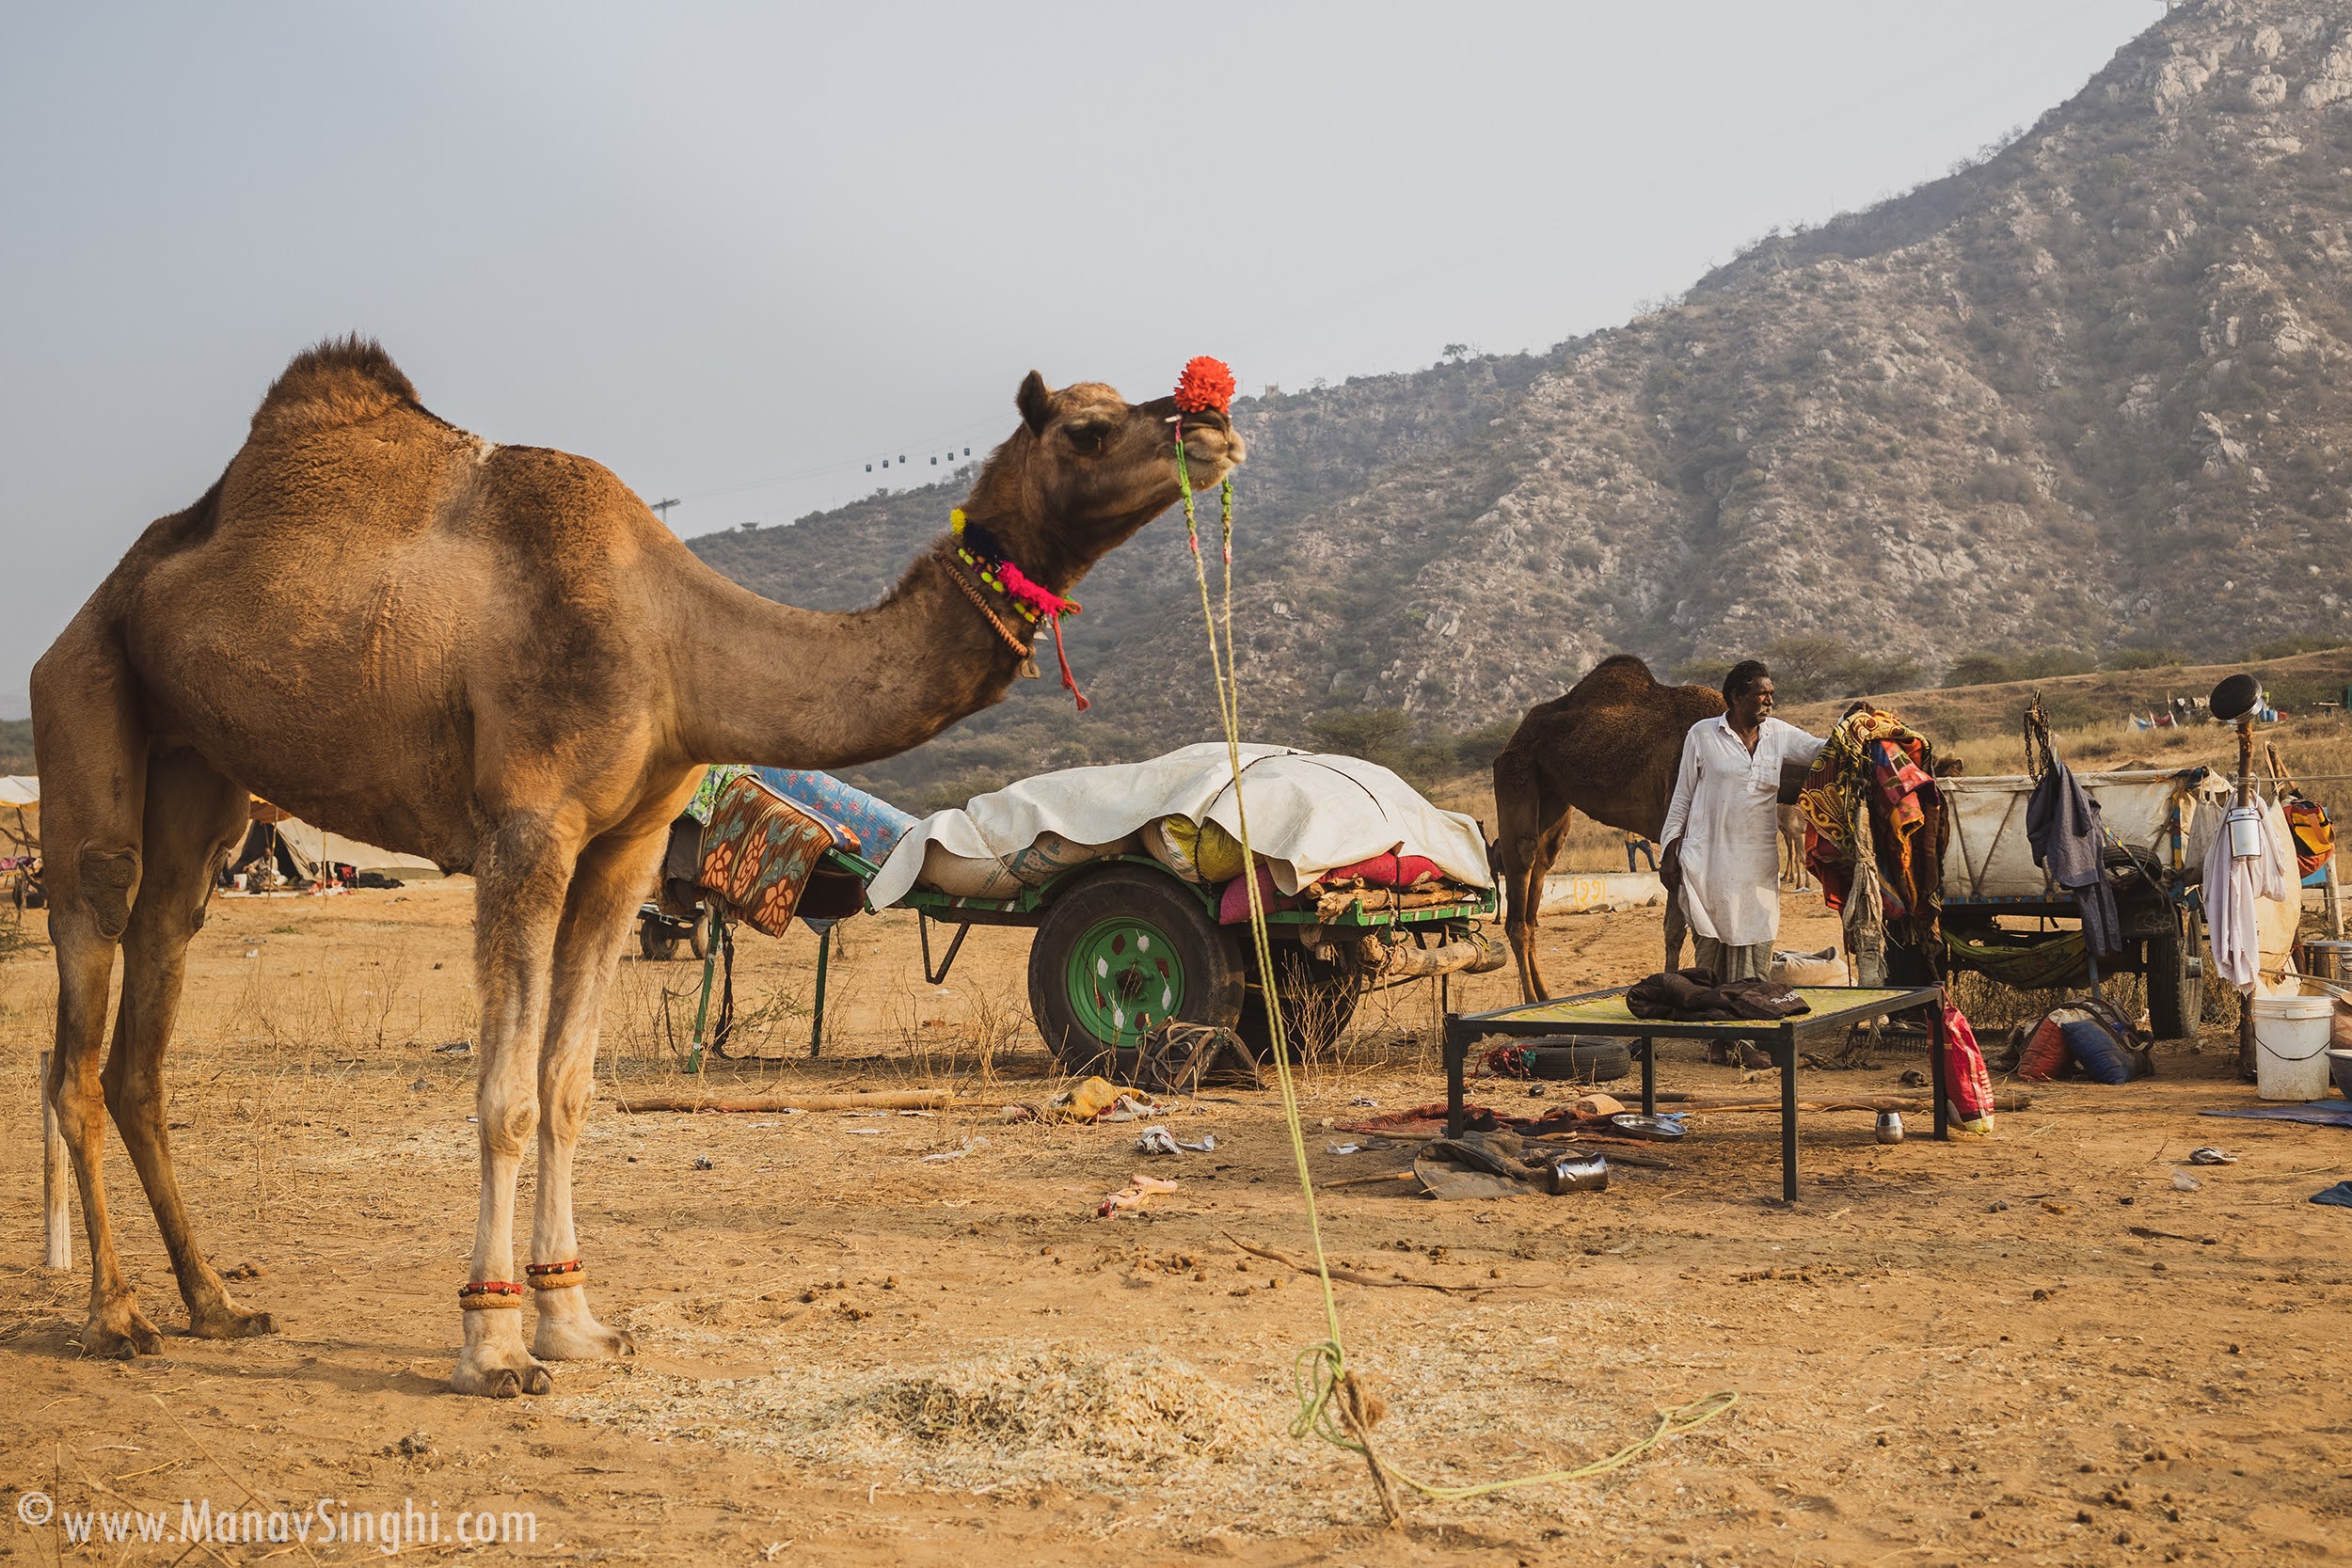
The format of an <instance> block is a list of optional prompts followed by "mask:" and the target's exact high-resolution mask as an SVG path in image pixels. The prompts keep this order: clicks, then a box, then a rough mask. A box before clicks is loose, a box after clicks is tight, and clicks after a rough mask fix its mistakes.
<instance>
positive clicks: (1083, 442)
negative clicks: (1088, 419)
mask: <svg viewBox="0 0 2352 1568" xmlns="http://www.w3.org/2000/svg"><path fill="white" fill-rule="evenodd" d="M1068 434H1069V436H1070V444H1071V445H1072V446H1073V447H1075V448H1077V449H1078V450H1079V451H1085V452H1096V451H1102V450H1103V444H1104V442H1105V441H1108V440H1109V439H1110V436H1111V427H1110V426H1108V425H1106V424H1101V423H1087V424H1073V425H1071V426H1070V427H1069V429H1068Z"/></svg>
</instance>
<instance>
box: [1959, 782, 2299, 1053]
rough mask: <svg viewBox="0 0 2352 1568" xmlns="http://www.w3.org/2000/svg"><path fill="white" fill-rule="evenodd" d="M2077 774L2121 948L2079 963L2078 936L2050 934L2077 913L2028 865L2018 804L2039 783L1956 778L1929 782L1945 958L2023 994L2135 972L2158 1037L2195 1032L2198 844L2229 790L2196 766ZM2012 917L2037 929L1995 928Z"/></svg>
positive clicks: (2200, 968) (2199, 985) (2201, 847)
mask: <svg viewBox="0 0 2352 1568" xmlns="http://www.w3.org/2000/svg"><path fill="white" fill-rule="evenodd" d="M2074 777H2075V780H2076V782H2078V783H2079V784H2082V786H2083V788H2084V789H2086V790H2087V791H2089V792H2090V797H2091V798H2092V799H2093V800H2096V801H2098V803H2099V815H2100V817H2101V820H2102V824H2103V826H2104V827H2105V829H2106V837H2107V847H2106V866H2107V880H2108V882H2109V884H2110V885H2111V886H2112V887H2113V889H2114V892H2115V901H2116V912H2117V915H2118V918H2119V922H2120V927H2121V930H2122V939H2123V951H2122V953H2120V954H2114V955H2108V956H2106V957H2105V958H2097V957H2096V956H2086V955H2083V954H2082V953H2081V951H2080V950H2081V947H2082V939H2081V934H2080V932H2079V931H2078V930H2076V929H2074V928H2073V927H2071V926H2069V927H2062V928H2061V927H2054V926H2053V923H2054V922H2055V921H2057V920H2058V919H2060V918H2063V919H2066V920H2068V921H2070V922H2071V921H2072V920H2073V919H2074V917H2075V915H2076V913H2077V910H2076V905H2075V902H2074V896H2073V895H2071V894H2069V893H2067V892H2066V891H2065V890H2064V889H2062V888H2058V887H2057V886H2055V885H2054V884H2053V883H2052V882H2051V880H2050V879H2049V878H2048V876H2047V875H2046V874H2045V873H2044V871H2043V869H2042V867H2041V866H2039V865H2037V864H2035V863H2034V857H2033V847H2032V845H2031V843H2030V842H2028V840H2027V838H2026V802H2027V800H2030V799H2031V798H2032V795H2033V792H2034V787H2035V784H2036V783H2037V782H2038V781H2036V780H2034V779H2031V778H2028V777H2026V776H2025V775H2023V774H2018V775H2013V776H1993V777H1960V778H1946V779H1939V780H1937V781H1936V786H1937V788H1938V789H1939V790H1941V791H1942V793H1943V797H1944V800H1945V805H1946V809H1947V811H1948V812H1949V814H1950V820H1951V845H1950V847H1949V848H1947V850H1946V851H1945V855H1944V927H1945V932H1946V942H1947V949H1948V952H1949V954H1950V957H1951V960H1952V962H1953V964H1954V966H1955V967H1958V968H1963V969H1975V970H1979V971H1980V972H1982V973H1985V974H1990V975H1991V976H1992V977H1994V979H1996V980H2003V981H2005V982H2007V983H2010V984H2015V985H2020V986H2025V987H2027V988H2028V989H2039V988H2040V987H2041V986H2043V985H2072V984H2076V983H2079V982H2080V980H2081V978H2082V977H2083V976H2084V974H2085V973H2086V971H2087V970H2088V965H2089V963H2092V962H2095V963H2096V964H2097V966H2098V968H2097V970H2092V971H2089V973H2090V974H2097V973H2101V972H2104V973H2106V974H2116V973H2126V974H2145V975H2146V976H2147V977H2148V1011H2149V1022H2150V1023H2151V1025H2152V1027H2153V1030H2154V1032H2155V1033H2156V1035H2157V1036H2158V1037H2163V1038H2168V1039H2170V1038H2179V1037H2184V1036H2187V1035H2193V1034H2195V1033H2196V1030H2197V1019H2198V1015H2199V1012H2200V1009H2201V1006H2202V1003H2203V985H2204V964H2203V960H2202V957H2201V954H2202V951H2203V945H2204V944H2203V923H2202V920H2201V913H2200V901H2199V896H2198V890H2199V884H2200V883H2201V881H2202V879H2203V872H2202V867H2203V865H2204V853H2205V847H2206V846H2207V845H2208V844H2209V843H2210V842H2211V841H2212V837H2213V833H2214V832H2215V830H2216V828H2217V825H2218V824H2219V822H2220V820H2221V816H2222V813H2223V812H2224V811H2225V810H2226V809H2227V808H2228V805H2229V801H2230V793H2231V789H2230V783H2229V781H2228V780H2227V779H2225V778H2222V777H2221V776H2220V775H2218V774H2217V773H2214V772H2212V771H2211V770H2210V769H2207V768H2187V769H2184V770H2181V771H2178V772H2173V771H2163V770H2156V769H2147V770H2134V771H2128V772H2110V773H2077V774H2075V775H2074ZM2273 809H2274V810H2275V809H2276V808H2275V807H2274V808H2273ZM2280 832H2281V833H2283V832H2284V829H2283V824H2282V825H2281V828H2280ZM2017 916H2025V917H2032V918H2035V919H2036V920H2037V923H2038V924H2040V925H2041V926H2042V927H2044V929H2042V930H2023V929H2019V928H2017V927H2016V926H2015V925H2014V924H2012V925H2010V927H2003V926H2002V925H2001V921H2002V920H2003V919H2004V918H2007V917H2017ZM2069 944H2071V946H2070V945H2069Z"/></svg>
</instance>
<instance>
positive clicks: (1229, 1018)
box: [1029, 865, 1244, 1073]
mask: <svg viewBox="0 0 2352 1568" xmlns="http://www.w3.org/2000/svg"><path fill="white" fill-rule="evenodd" d="M1243 973H1244V971H1243V964H1242V954H1241V943H1240V942H1239V941H1238V940H1237V938H1236V937H1235V935H1234V933H1233V932H1232V931H1230V930H1228V929H1226V928H1224V927H1220V926H1218V925H1217V924H1216V921H1215V920H1213V919H1211V918H1210V916H1209V911H1208V910H1207V909H1206V908H1205V907H1204V906H1203V905H1202V903H1201V901H1200V895H1197V894H1195V893H1194V892H1193V891H1192V890H1191V889H1190V888H1188V887H1186V886H1184V884H1183V883H1181V882H1179V881H1178V880H1176V879H1175V878H1174V877H1173V876H1170V875H1169V874H1168V873H1167V872H1164V871H1155V870H1152V869H1149V868H1147V867H1144V866H1139V865H1111V866H1105V867H1104V868H1103V869H1102V870H1100V871H1096V872H1093V873H1091V874H1089V876H1087V877H1086V878H1085V879H1084V880H1082V881H1080V882H1079V883H1078V884H1077V885H1076V886H1075V887H1073V888H1072V889H1070V891H1069V892H1067V893H1065V894H1063V895H1061V897H1060V898H1058V899H1057V900H1056V901H1055V902H1054V904H1053V906H1052V907H1051V908H1049V909H1048V910H1047V911H1045V918H1044V920H1043V921H1042V922H1041V923H1040V925H1039V927H1038V931H1037V940H1036V941H1035V942H1032V943H1031V944H1030V946H1029V1012H1030V1016H1031V1017H1033V1018H1035V1019H1036V1020H1037V1026H1038V1032H1039V1033H1040V1034H1041V1035H1043V1036H1044V1037H1045V1044H1046V1046H1047V1048H1048V1049H1050V1050H1051V1051H1052V1052H1053V1053H1054V1055H1055V1058H1056V1059H1057V1061H1058V1062H1059V1063H1060V1064H1061V1066H1062V1068H1063V1069H1064V1070H1066V1071H1070V1072H1084V1071H1089V1070H1096V1071H1099V1070H1102V1069H1104V1067H1105V1066H1107V1067H1108V1069H1110V1070H1112V1071H1114V1072H1119V1073H1124V1072H1127V1071H1131V1070H1132V1069H1134V1066H1135V1061H1136V1048H1137V1047H1138V1046H1139V1045H1140V1043H1141V1042H1142V1039H1143V1037H1144V1034H1145V1032H1146V1031H1147V1030H1149V1029H1150V1028H1151V1027H1152V1025H1153V1024H1155V1023H1159V1022H1163V1021H1165V1020H1167V1019H1171V1018H1173V1019H1177V1020H1180V1021H1182V1022H1186V1023H1220V1024H1223V1025H1225V1026H1226V1027H1227V1028H1231V1027H1232V1025H1233V1024H1234V1023H1235V1022H1237V1021H1238V1020H1239V1019H1240V1017H1241V1006H1242V976H1243Z"/></svg>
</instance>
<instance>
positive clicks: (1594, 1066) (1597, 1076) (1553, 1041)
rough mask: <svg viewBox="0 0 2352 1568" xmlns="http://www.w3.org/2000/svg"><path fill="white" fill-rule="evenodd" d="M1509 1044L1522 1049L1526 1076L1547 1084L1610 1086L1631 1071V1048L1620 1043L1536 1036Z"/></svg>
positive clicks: (1618, 1041) (1615, 1041) (1574, 1036)
mask: <svg viewBox="0 0 2352 1568" xmlns="http://www.w3.org/2000/svg"><path fill="white" fill-rule="evenodd" d="M1513 1043H1517V1044H1518V1045H1520V1046H1523V1047H1524V1048H1525V1049H1526V1052H1527V1072H1528V1076H1529V1077H1531V1078H1540V1079H1543V1080H1545V1081H1547V1082H1550V1083H1572V1084H1613V1083H1614V1082H1616V1081H1617V1080H1618V1079H1620V1078H1623V1077H1625V1076H1626V1075H1627V1074H1628V1073H1629V1072H1631V1071H1632V1070H1633V1051H1632V1048H1631V1047H1630V1046H1628V1045H1627V1044H1626V1043H1625V1042H1624V1041H1623V1040H1607V1039H1586V1038H1584V1037H1581V1036H1578V1035H1538V1036H1537V1037H1534V1039H1528V1040H1519V1041H1517V1042H1513Z"/></svg>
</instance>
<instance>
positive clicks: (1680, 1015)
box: [1625, 968, 1813, 1023]
mask: <svg viewBox="0 0 2352 1568" xmlns="http://www.w3.org/2000/svg"><path fill="white" fill-rule="evenodd" d="M1625 1006H1626V1011H1628V1012H1629V1013H1631V1014H1632V1015H1633V1016H1634V1017H1635V1018H1656V1019H1665V1020H1667V1021H1669V1022H1676V1023H1717V1022H1731V1021H1732V1020H1735V1019H1744V1018H1760V1019H1782V1018H1794V1017H1796V1016H1797V1015H1798V1014H1799V1013H1809V1012H1811V1011H1812V1010H1813V1009H1812V1007H1811V1006H1810V1005H1809V1004H1807V1003H1806V1001H1805V1000H1804V997H1802V996H1799V995H1798V994H1797V993H1796V992H1795V991H1793V990H1789V989H1788V987H1787V986H1784V985H1780V984H1778V983H1777V982H1775V981H1772V980H1765V979H1757V978H1750V979H1745V980H1728V981H1724V982H1721V983H1718V982H1717V980H1716V978H1715V972H1714V971H1713V970H1711V969H1700V968H1692V969H1669V970H1665V971H1663V972H1661V973H1660V974H1653V975H1651V976H1650V977H1649V978H1648V979H1646V980H1644V981H1641V982H1640V983H1639V984H1637V985H1635V986H1634V987H1633V989H1632V990H1629V991H1627V992H1626V993H1625Z"/></svg>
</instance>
